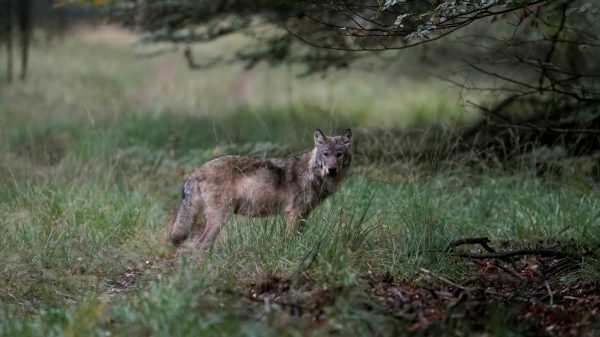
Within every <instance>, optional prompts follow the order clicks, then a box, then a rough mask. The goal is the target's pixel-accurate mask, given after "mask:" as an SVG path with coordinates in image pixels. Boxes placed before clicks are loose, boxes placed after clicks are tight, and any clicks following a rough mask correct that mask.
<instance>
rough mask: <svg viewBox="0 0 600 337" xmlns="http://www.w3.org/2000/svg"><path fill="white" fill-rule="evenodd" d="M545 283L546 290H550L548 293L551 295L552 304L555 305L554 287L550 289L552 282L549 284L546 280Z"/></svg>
mask: <svg viewBox="0 0 600 337" xmlns="http://www.w3.org/2000/svg"><path fill="white" fill-rule="evenodd" d="M544 285H545V286H546V290H548V295H549V296H550V306H553V305H554V295H553V294H552V289H550V284H548V281H546V280H544Z"/></svg>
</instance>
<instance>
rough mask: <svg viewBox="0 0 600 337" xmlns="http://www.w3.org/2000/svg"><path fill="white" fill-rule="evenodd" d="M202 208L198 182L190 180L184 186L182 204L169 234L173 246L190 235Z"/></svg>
mask: <svg viewBox="0 0 600 337" xmlns="http://www.w3.org/2000/svg"><path fill="white" fill-rule="evenodd" d="M201 206H202V200H201V196H200V187H199V186H198V182H196V181H195V180H193V179H188V180H187V181H186V182H185V184H184V185H183V192H182V199H181V204H180V205H179V210H178V211H177V215H176V217H175V220H174V221H173V226H172V227H171V232H170V233H169V238H170V239H171V242H172V243H173V245H175V246H178V245H179V244H181V242H183V241H184V240H185V239H187V237H188V236H189V235H190V232H191V229H192V226H193V225H194V222H195V221H196V218H197V217H198V214H199V212H200V208H201Z"/></svg>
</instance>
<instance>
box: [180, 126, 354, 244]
mask: <svg viewBox="0 0 600 337" xmlns="http://www.w3.org/2000/svg"><path fill="white" fill-rule="evenodd" d="M351 162H352V131H351V130H350V129H346V130H345V131H344V132H343V134H341V135H338V136H326V135H325V134H324V133H323V132H322V131H321V130H320V129H316V130H315V131H314V148H313V149H312V150H310V151H309V152H306V153H304V154H301V155H298V156H295V157H291V158H256V157H245V156H236V155H227V156H221V157H217V158H215V159H213V160H211V161H208V162H206V163H205V164H204V165H202V166H200V167H199V168H197V169H196V170H194V172H192V174H191V175H190V176H189V177H188V178H187V179H186V181H185V183H184V185H183V191H182V195H181V204H180V205H179V209H178V211H177V215H176V216H175V218H174V220H173V222H172V224H171V229H170V234H169V236H170V239H171V242H172V243H173V244H174V245H175V246H179V245H180V244H181V243H182V242H183V241H185V240H186V239H187V237H188V236H189V234H190V232H191V229H192V226H193V225H194V224H195V222H197V221H198V222H203V225H204V230H203V232H202V234H201V235H200V236H199V237H197V238H196V239H195V240H193V242H192V244H193V247H198V246H199V247H201V248H205V249H206V248H209V247H210V246H211V245H212V244H213V242H214V240H215V238H216V237H217V235H218V233H219V230H220V229H221V227H222V226H223V225H224V224H225V223H226V222H227V221H228V219H229V218H230V216H231V215H232V214H240V215H245V216H249V217H263V216H272V215H283V216H284V217H285V222H286V231H287V233H288V235H291V234H293V233H294V232H302V231H303V230H304V227H305V224H306V218H307V217H308V215H309V214H310V212H311V211H312V210H313V209H314V208H315V207H317V206H318V205H319V204H320V203H321V202H322V201H323V200H325V198H327V197H329V196H330V195H332V194H333V193H334V192H335V190H336V189H337V188H338V186H339V185H340V183H341V182H342V181H343V180H344V178H345V177H346V176H347V173H348V168H349V167H350V163H351ZM201 214H203V215H204V216H203V218H204V219H202V216H200V215H201Z"/></svg>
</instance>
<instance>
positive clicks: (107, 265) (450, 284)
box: [0, 27, 600, 336]
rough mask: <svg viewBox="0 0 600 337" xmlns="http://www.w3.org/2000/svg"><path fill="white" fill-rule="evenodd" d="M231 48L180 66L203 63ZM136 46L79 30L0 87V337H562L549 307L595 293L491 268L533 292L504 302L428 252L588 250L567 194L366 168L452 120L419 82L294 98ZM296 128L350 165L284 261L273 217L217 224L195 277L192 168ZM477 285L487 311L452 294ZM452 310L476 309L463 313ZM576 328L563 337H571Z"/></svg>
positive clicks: (567, 190) (276, 75) (573, 196)
mask: <svg viewBox="0 0 600 337" xmlns="http://www.w3.org/2000/svg"><path fill="white" fill-rule="evenodd" d="M236 39H242V37H239V36H238V37H235V36H233V37H229V38H227V39H225V40H223V41H220V42H218V43H215V44H211V45H207V46H194V49H193V50H194V52H195V53H196V54H197V55H198V57H201V56H202V57H207V58H210V57H212V56H215V55H217V54H216V53H218V51H219V50H226V49H227V48H228V46H231V45H235V44H238V43H239V41H238V40H236ZM136 41H137V38H136V37H135V36H132V35H130V34H127V33H124V32H123V31H120V30H118V29H115V28H112V27H101V28H99V29H88V28H85V29H84V28H82V29H80V30H79V31H78V32H76V33H73V34H71V35H69V36H68V37H67V38H66V39H65V40H64V41H62V42H57V43H55V44H52V45H44V44H38V45H36V47H35V48H34V50H33V51H32V63H31V69H30V74H31V76H30V78H29V79H28V80H27V81H26V82H24V83H18V82H17V83H14V84H12V85H5V84H2V85H1V86H0V159H1V160H0V163H1V164H0V336H148V335H152V336H306V335H313V336H321V335H339V336H392V335H394V336H398V335H415V334H417V335H418V334H420V335H473V334H479V335H482V336H483V335H495V336H519V335H556V334H561V333H564V330H561V328H560V327H558V328H552V329H547V326H546V325H545V323H544V317H543V316H545V315H546V314H548V313H549V312H554V311H552V310H555V309H556V310H559V309H560V310H562V311H564V313H565V314H566V315H569V313H570V312H571V311H569V310H575V309H577V308H576V307H572V306H567V304H564V305H565V306H566V307H556V305H558V304H560V303H562V302H559V300H560V298H559V295H558V290H560V289H563V290H564V289H566V290H565V292H564V293H565V294H567V293H568V294H570V291H571V290H572V289H575V288H576V287H580V286H581V285H582V284H584V285H589V284H591V285H596V289H597V284H598V282H600V267H599V265H598V261H597V259H594V258H593V257H583V258H581V259H580V260H578V261H577V262H576V266H575V267H574V268H569V269H567V270H561V272H559V273H556V274H555V275H551V276H549V277H548V278H547V280H545V281H536V280H535V278H534V276H535V275H537V274H536V273H538V272H537V271H538V270H539V269H543V268H544V261H545V260H543V259H541V260H540V259H536V258H535V257H528V258H526V259H525V261H523V260H519V261H513V264H517V266H516V270H518V273H520V274H521V275H522V276H521V277H523V278H527V277H528V276H527V275H534V276H531V278H527V279H526V280H524V281H523V280H521V281H520V282H522V283H518V284H517V285H515V283H514V281H512V282H513V283H510V280H509V281H507V280H505V279H503V278H506V276H507V275H508V276H510V274H508V273H504V272H503V271H502V269H501V268H506V266H500V267H498V266H497V265H496V264H494V263H492V262H489V261H475V262H474V261H472V260H470V259H465V258H462V257H459V256H457V255H454V254H448V253H447V252H445V251H444V249H445V247H446V246H447V245H448V244H449V243H450V242H451V241H453V240H456V239H460V238H467V237H488V238H489V239H490V240H491V245H493V246H494V247H495V248H497V249H499V250H502V249H519V248H524V247H525V248H535V247H540V246H543V247H563V248H564V249H567V250H568V251H570V252H574V253H581V252H583V251H585V250H586V249H588V248H589V247H596V248H595V249H596V250H597V249H598V248H597V247H598V244H599V243H600V197H599V190H598V184H597V182H596V181H594V180H593V179H591V178H589V177H588V176H586V175H585V174H583V173H581V172H579V171H577V170H571V171H568V172H567V173H565V174H561V175H551V176H549V175H543V176H540V175H538V174H536V171H535V168H534V167H530V166H528V165H527V163H526V162H523V163H522V164H521V165H517V166H511V167H504V166H502V165H501V164H499V165H495V166H494V167H488V166H484V165H472V166H467V165H465V163H464V162H462V161H458V160H457V161H456V162H453V161H452V160H445V161H444V162H443V163H442V164H443V165H437V166H436V168H431V167H429V166H427V165H425V164H420V163H417V162H413V161H411V160H409V159H398V160H395V161H389V160H388V161H383V160H382V161H378V160H377V159H376V158H373V157H372V156H369V154H372V153H394V152H395V151H399V152H401V151H402V149H401V147H402V146H403V144H401V142H399V141H396V142H388V141H385V140H384V141H370V142H366V141H365V139H367V138H368V137H371V138H370V139H377V138H376V137H375V138H373V135H376V134H378V133H385V132H387V131H386V130H396V129H402V128H413V129H423V128H427V127H430V126H431V125H436V126H438V127H440V126H442V127H448V126H454V125H458V124H460V123H468V122H469V121H470V120H472V119H473V118H474V116H472V115H470V114H468V113H465V112H463V111H464V110H463V108H462V107H461V106H460V105H459V103H458V97H457V93H456V92H453V91H452V90H451V89H448V88H447V87H446V86H445V85H442V84H440V83H439V81H436V80H435V79H433V78H429V77H426V76H417V75H410V74H408V75H403V74H382V73H373V72H372V71H368V70H361V69H360V67H358V68H357V69H354V70H349V71H340V72H333V73H331V74H329V76H326V77H321V76H318V75H315V76H308V77H301V78H298V77H296V76H295V75H294V74H295V73H297V72H298V71H300V70H301V69H299V68H300V66H296V65H294V66H290V67H288V66H269V65H264V64H260V65H258V66H257V67H256V68H254V69H251V70H244V68H243V67H242V66H241V65H225V64H223V65H217V66H215V67H214V68H211V69H208V70H202V71H190V70H189V69H188V68H187V66H186V64H185V62H184V59H183V57H182V51H178V52H167V53H164V54H162V55H159V56H156V57H152V58H148V57H142V56H140V54H143V53H149V52H155V51H156V50H158V51H160V50H162V49H165V48H166V49H168V48H171V47H170V46H155V47H153V48H155V49H156V50H151V51H148V50H147V49H148V48H142V47H139V46H137V45H136ZM403 55H404V54H403ZM3 57H4V55H3V54H2V55H1V56H0V64H4V59H3ZM402 57H404V58H405V62H406V63H407V64H408V65H413V66H416V65H418V55H415V54H414V53H413V54H411V53H407V54H406V55H405V56H402ZM2 71H3V70H0V77H2V78H4V73H3V72H2ZM315 127H320V128H322V129H323V130H324V131H325V132H326V133H330V132H337V131H340V130H342V129H344V128H346V127H352V128H353V129H354V130H355V141H356V151H357V160H356V161H357V165H356V166H354V167H353V169H352V174H351V175H350V177H349V179H348V181H347V182H346V183H345V184H344V185H343V187H342V188H341V189H340V190H339V191H338V192H337V193H336V194H335V195H334V196H333V197H332V198H330V199H328V200H327V201H326V202H324V203H323V204H322V205H321V206H320V207H319V208H317V209H316V210H315V211H314V212H313V214H312V215H311V216H310V219H309V221H308V223H309V227H308V229H307V231H306V233H305V234H304V235H303V236H301V237H297V238H295V239H294V240H292V241H286V238H285V237H284V225H283V220H282V219H281V218H279V217H274V218H267V219H245V218H241V217H239V218H232V220H231V221H230V222H229V223H228V224H227V225H226V226H225V228H224V230H223V231H222V232H221V234H220V236H219V239H218V241H217V244H216V246H215V247H214V248H213V249H212V250H210V251H208V252H206V253H204V254H201V255H200V256H197V255H190V254H179V253H177V252H176V251H175V249H174V248H173V247H172V246H171V245H170V244H169V243H168V240H167V230H166V228H167V224H168V222H169V220H170V218H171V216H172V215H173V212H174V210H175V208H176V207H177V202H178V201H179V196H180V191H181V190H180V189H181V184H182V182H183V180H184V178H185V176H186V174H188V173H189V172H191V170H192V169H193V168H194V167H196V166H198V165H200V164H202V163H203V162H204V161H206V160H208V159H210V158H212V157H214V156H217V155H221V154H230V153H238V154H250V155H256V156H262V155H274V156H279V155H281V156H283V155H287V154H292V153H298V152H299V151H303V150H306V149H308V148H310V146H311V145H312V130H313V129H314V128H315ZM361 137H362V139H363V140H362V141H361ZM361 146H362V147H361ZM404 146H406V144H404ZM396 147H398V148H396ZM461 249H463V251H465V252H477V251H478V248H477V247H463V248H461ZM548 263H549V264H552V263H554V262H552V261H549V262H548ZM506 265H509V263H508V262H507V263H506ZM527 272H529V273H530V274H527ZM482 273H485V275H484V276H481V275H482ZM486 275H487V276H486ZM478 278H479V279H480V280H482V281H481V282H484V283H485V282H488V283H490V285H489V286H488V287H487V288H486V289H487V290H485V291H484V290H481V289H483V287H482V288H481V289H479V288H477V289H475V288H476V287H475V286H472V285H471V283H470V282H473V280H474V279H478ZM496 278H498V280H497V281H495V280H496ZM517 278H518V277H517ZM506 282H508V283H506ZM536 282H537V283H536ZM507 284H508V285H507ZM523 284H526V286H525V285H523ZM457 285H458V287H457ZM545 285H547V286H548V287H551V288H552V289H554V290H556V292H557V295H555V296H554V297H553V300H554V301H555V302H556V303H550V302H549V300H548V299H542V300H540V301H539V303H538V302H536V303H534V304H535V305H536V308H537V305H539V306H540V308H541V309H539V310H538V311H535V313H534V314H532V315H533V316H526V315H527V314H529V313H531V312H532V311H531V310H529V309H530V307H529V306H530V305H533V304H531V303H529V304H527V303H522V302H520V301H519V296H521V297H523V296H525V295H523V293H519V291H522V292H531V293H537V292H542V293H543V294H545V293H546V288H545V287H544V286H545ZM573 287H575V288H573ZM593 287H594V286H592V288H590V287H587V288H585V289H588V290H585V291H589V289H592V291H594V290H593V289H594V288H593ZM463 288H469V289H471V290H470V291H471V292H472V293H473V296H474V297H477V296H479V295H477V294H478V293H477V291H482V292H486V294H488V295H489V296H490V300H489V301H484V302H485V303H481V302H479V304H472V303H470V301H468V300H466V301H463V300H464V298H463V297H464V296H466V295H464V294H466V293H467V292H466V291H465V292H463V293H462V294H460V293H459V291H460V290H461V289H463ZM490 289H491V290H490ZM503 289H504V290H505V289H512V290H513V292H515V293H517V296H515V297H514V298H513V297H507V296H508V295H507V296H503V295H502V294H503V291H504V290H503ZM532 289H533V290H532ZM463 290H464V289H463ZM490 294H491V295H490ZM594 294H596V295H597V290H595V293H594ZM469 296H470V295H469ZM565 296H566V295H565ZM573 297H575V296H573ZM565 301H566V300H565ZM573 301H574V300H573ZM463 302H465V303H463ZM525 302H527V301H525ZM569 303H570V302H569ZM561 305H562V304H561ZM598 314H600V311H597V312H594V311H593V310H591V309H590V311H589V312H587V313H582V315H583V316H581V317H580V318H578V319H581V320H582V322H587V321H593V320H592V319H591V318H590V317H598V316H595V315H598ZM586 315H587V316H586ZM588 316H589V317H588ZM586 320H587V321H586ZM565 324H566V323H565ZM590 324H591V325H590ZM590 324H587V325H584V326H582V327H580V330H576V332H577V333H582V334H583V335H586V334H588V335H590V336H592V335H593V334H594V331H595V332H596V333H597V331H598V330H596V329H598V328H599V327H598V325H597V324H598V323H597V322H596V323H590ZM593 324H596V325H595V326H594V325H593ZM553 329H554V330H553Z"/></svg>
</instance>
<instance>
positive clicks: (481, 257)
mask: <svg viewBox="0 0 600 337" xmlns="http://www.w3.org/2000/svg"><path fill="white" fill-rule="evenodd" d="M454 255H456V256H458V257H464V258H469V259H477V260H486V259H507V258H511V257H515V256H524V255H539V256H546V257H579V256H578V255H574V254H570V253H566V252H561V251H557V250H551V249H519V250H513V251H508V252H501V253H489V254H468V253H461V254H454Z"/></svg>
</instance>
